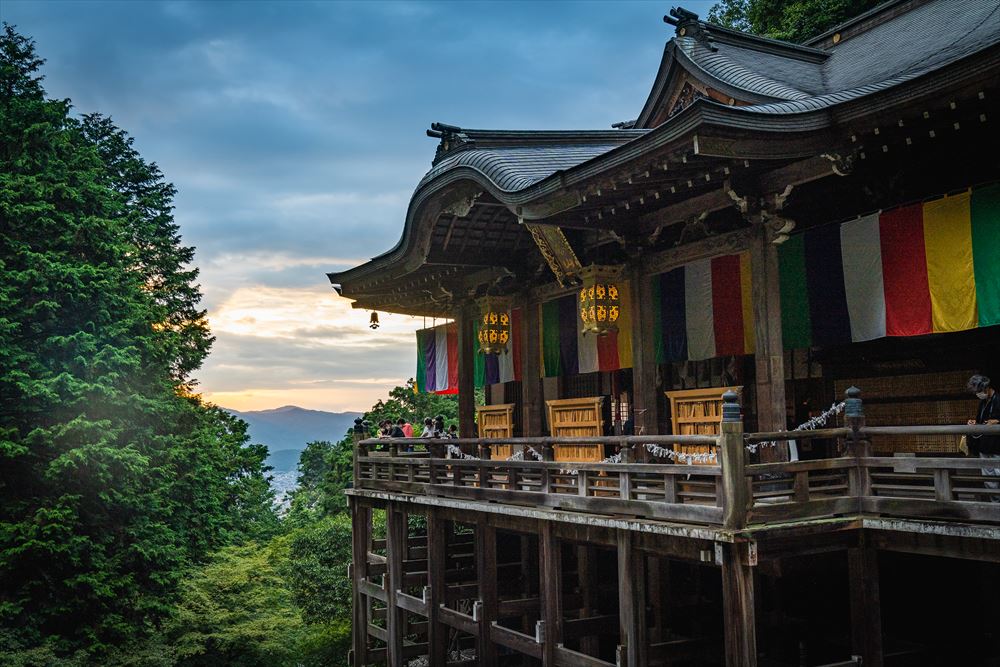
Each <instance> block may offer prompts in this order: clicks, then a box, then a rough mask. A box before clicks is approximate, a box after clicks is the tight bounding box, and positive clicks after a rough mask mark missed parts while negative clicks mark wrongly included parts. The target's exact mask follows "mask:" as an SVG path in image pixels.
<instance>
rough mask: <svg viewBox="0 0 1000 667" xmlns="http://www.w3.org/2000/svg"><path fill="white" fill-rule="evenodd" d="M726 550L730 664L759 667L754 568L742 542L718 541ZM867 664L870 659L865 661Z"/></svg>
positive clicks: (725, 603) (724, 605)
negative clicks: (741, 552) (747, 557)
mask: <svg viewBox="0 0 1000 667" xmlns="http://www.w3.org/2000/svg"><path fill="white" fill-rule="evenodd" d="M715 548H716V549H717V550H721V552H722V615H723V623H724V624H725V629H724V633H725V648H726V667H756V665H757V622H756V616H755V613H756V610H755V606H754V590H753V568H751V567H750V565H749V564H748V563H747V562H746V559H744V558H741V556H740V551H741V550H744V551H745V550H746V549H747V545H746V544H745V543H744V544H741V543H736V544H733V543H727V544H716V547H715ZM865 664H867V663H865Z"/></svg>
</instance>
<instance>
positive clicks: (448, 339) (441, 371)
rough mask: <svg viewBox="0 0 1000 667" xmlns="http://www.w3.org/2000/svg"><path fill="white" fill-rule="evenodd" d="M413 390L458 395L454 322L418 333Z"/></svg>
mask: <svg viewBox="0 0 1000 667" xmlns="http://www.w3.org/2000/svg"><path fill="white" fill-rule="evenodd" d="M416 390H417V391H419V392H426V393H434V394H457V393H458V325H457V324H455V323H454V322H449V323H447V324H441V325H438V326H436V327H431V328H427V329H419V330H417V375H416Z"/></svg>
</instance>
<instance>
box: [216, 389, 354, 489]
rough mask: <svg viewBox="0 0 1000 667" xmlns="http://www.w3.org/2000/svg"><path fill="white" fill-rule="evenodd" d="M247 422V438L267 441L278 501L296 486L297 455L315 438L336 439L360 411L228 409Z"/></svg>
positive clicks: (335, 440)
mask: <svg viewBox="0 0 1000 667" xmlns="http://www.w3.org/2000/svg"><path fill="white" fill-rule="evenodd" d="M225 409H226V410H227V411H228V412H230V413H232V414H234V415H236V416H237V417H239V418H240V419H242V420H244V421H245V422H246V423H247V424H249V425H250V441H251V442H254V443H261V444H264V445H267V448H268V451H269V452H270V455H269V456H268V458H267V465H269V466H271V467H272V468H273V470H272V471H271V473H270V474H271V476H272V479H271V488H273V489H274V492H275V496H276V498H277V500H278V502H279V503H283V499H284V497H285V495H286V494H287V493H288V492H289V491H292V490H294V489H295V486H296V478H297V475H298V473H297V470H296V469H297V467H298V463H299V455H300V454H301V453H302V450H303V449H305V448H306V444H308V443H310V442H313V441H315V440H329V441H331V442H337V441H338V440H340V439H341V438H343V437H344V435H346V434H347V431H348V430H349V429H350V427H351V426H353V424H354V420H355V419H356V418H357V417H360V416H361V413H360V412H324V411H322V410H307V409H305V408H300V407H298V406H296V405H286V406H283V407H280V408H273V409H271V410H252V411H246V412H240V411H238V410H230V409H229V408H225Z"/></svg>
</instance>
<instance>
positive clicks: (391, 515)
mask: <svg viewBox="0 0 1000 667" xmlns="http://www.w3.org/2000/svg"><path fill="white" fill-rule="evenodd" d="M406 533H407V526H406V513H405V512H402V511H401V510H400V509H398V507H397V506H396V504H395V503H389V505H388V507H387V508H386V511H385V534H386V545H385V555H386V565H387V574H386V586H385V588H386V591H385V593H386V607H387V608H386V620H385V627H386V635H387V636H386V640H387V641H386V654H387V656H388V659H389V664H390V665H402V664H403V631H404V629H403V610H402V609H400V608H399V607H398V606H396V600H397V595H396V591H398V590H399V589H401V588H403V560H404V559H405V558H406Z"/></svg>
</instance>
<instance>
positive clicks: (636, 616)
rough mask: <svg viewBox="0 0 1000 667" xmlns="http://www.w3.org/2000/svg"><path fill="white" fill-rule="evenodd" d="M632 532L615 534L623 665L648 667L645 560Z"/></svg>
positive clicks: (622, 531) (623, 531)
mask: <svg viewBox="0 0 1000 667" xmlns="http://www.w3.org/2000/svg"><path fill="white" fill-rule="evenodd" d="M632 538H633V535H632V531H629V530H619V531H618V621H619V637H620V640H619V641H620V644H621V645H622V646H623V652H624V656H625V665H626V666H627V667H639V666H641V665H646V664H648V660H647V650H648V646H647V642H646V597H645V595H646V558H645V556H644V555H643V553H642V552H641V551H639V550H637V549H636V548H635V545H634V543H633V541H632Z"/></svg>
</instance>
